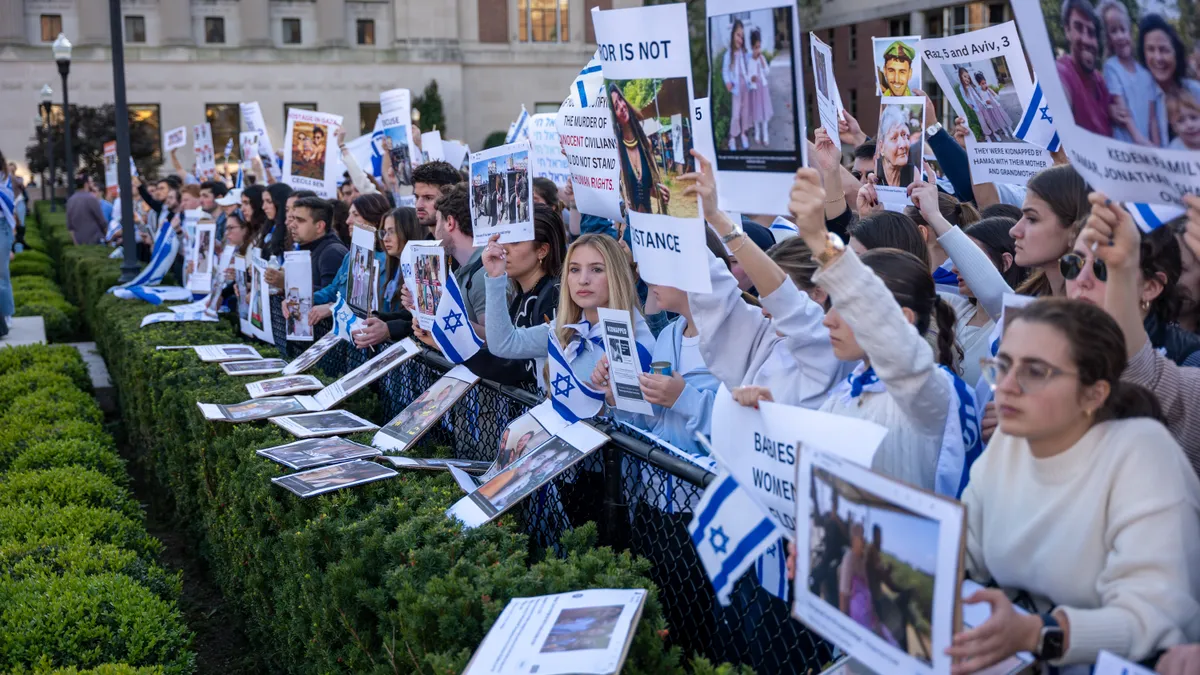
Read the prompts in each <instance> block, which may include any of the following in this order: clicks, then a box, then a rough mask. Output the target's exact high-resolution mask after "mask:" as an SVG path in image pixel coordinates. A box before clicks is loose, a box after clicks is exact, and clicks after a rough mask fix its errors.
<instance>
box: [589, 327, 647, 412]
mask: <svg viewBox="0 0 1200 675" xmlns="http://www.w3.org/2000/svg"><path fill="white" fill-rule="evenodd" d="M597 311H598V312H599V313H600V316H599V318H600V326H601V331H602V332H601V334H600V339H601V340H603V341H604V353H605V355H606V356H608V381H609V386H610V387H611V389H612V395H613V400H615V401H616V404H617V408H619V409H621V410H624V411H626V412H631V413H636V414H639V415H653V414H654V408H652V407H651V406H650V404H649V403H648V402H647V401H646V398H645V397H644V396H642V387H641V385H640V384H638V376H639V375H641V374H642V366H641V364H640V363H639V362H638V351H637V342H636V341H635V340H634V335H633V322H632V320H631V317H630V315H629V312H626V311H624V310H620V309H608V308H606V307H601V308H599V309H598V310H597Z"/></svg>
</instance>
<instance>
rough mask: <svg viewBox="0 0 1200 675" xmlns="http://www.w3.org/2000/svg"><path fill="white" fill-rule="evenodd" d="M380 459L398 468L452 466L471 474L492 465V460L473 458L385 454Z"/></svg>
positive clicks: (447, 467)
mask: <svg viewBox="0 0 1200 675" xmlns="http://www.w3.org/2000/svg"><path fill="white" fill-rule="evenodd" d="M379 459H380V461H383V462H387V463H389V464H391V465H392V466H394V467H396V468H398V469H419V470H422V471H446V470H448V469H449V468H450V467H454V468H456V469H459V470H460V471H465V472H467V473H469V474H475V475H478V474H482V473H483V472H485V471H487V470H488V467H490V466H491V465H492V463H491V462H480V461H477V460H472V459H451V458H445V457H431V458H428V459H425V458H421V457H401V456H396V455H384V456H382V457H380V458H379Z"/></svg>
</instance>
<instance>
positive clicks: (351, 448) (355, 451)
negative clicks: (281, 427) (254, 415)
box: [258, 436, 380, 469]
mask: <svg viewBox="0 0 1200 675" xmlns="http://www.w3.org/2000/svg"><path fill="white" fill-rule="evenodd" d="M258 454H259V455H262V456H263V457H266V458H267V459H269V460H271V461H273V462H279V463H280V464H282V465H284V466H286V467H287V468H289V469H311V468H313V467H315V466H322V465H324V464H334V463H337V462H347V461H350V460H353V459H363V458H364V457H376V456H378V455H379V454H380V453H379V451H378V450H376V449H375V448H372V447H371V446H369V445H363V444H361V443H355V442H354V441H348V440H346V439H344V438H338V437H336V436H334V437H333V438H312V439H307V440H303V441H296V442H294V443H288V444H286V445H276V446H275V447H273V448H263V449H262V450H259V451H258Z"/></svg>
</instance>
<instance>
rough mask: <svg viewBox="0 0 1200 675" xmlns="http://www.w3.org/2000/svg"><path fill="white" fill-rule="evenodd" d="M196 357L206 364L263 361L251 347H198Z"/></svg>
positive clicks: (196, 347)
mask: <svg viewBox="0 0 1200 675" xmlns="http://www.w3.org/2000/svg"><path fill="white" fill-rule="evenodd" d="M192 349H195V350H196V356H199V357H200V360H201V361H203V362H205V363H220V362H221V361H261V360H262V358H263V357H262V356H261V355H259V353H258V350H257V349H255V348H254V347H251V346H250V345H196V346H194V347H192Z"/></svg>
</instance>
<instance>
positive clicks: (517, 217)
mask: <svg viewBox="0 0 1200 675" xmlns="http://www.w3.org/2000/svg"><path fill="white" fill-rule="evenodd" d="M530 161H531V150H530V146H529V141H519V142H517V143H511V144H509V145H501V146H499V147H496V148H490V149H488V150H483V151H481V152H476V153H474V154H472V155H471V176H470V189H471V220H472V227H473V231H474V235H475V241H474V245H475V246H486V245H487V243H488V238H489V237H491V236H492V235H493V234H498V235H500V243H501V244H509V243H514V242H518V241H530V240H532V239H533V177H532V176H531V175H530V173H529V166H530Z"/></svg>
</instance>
